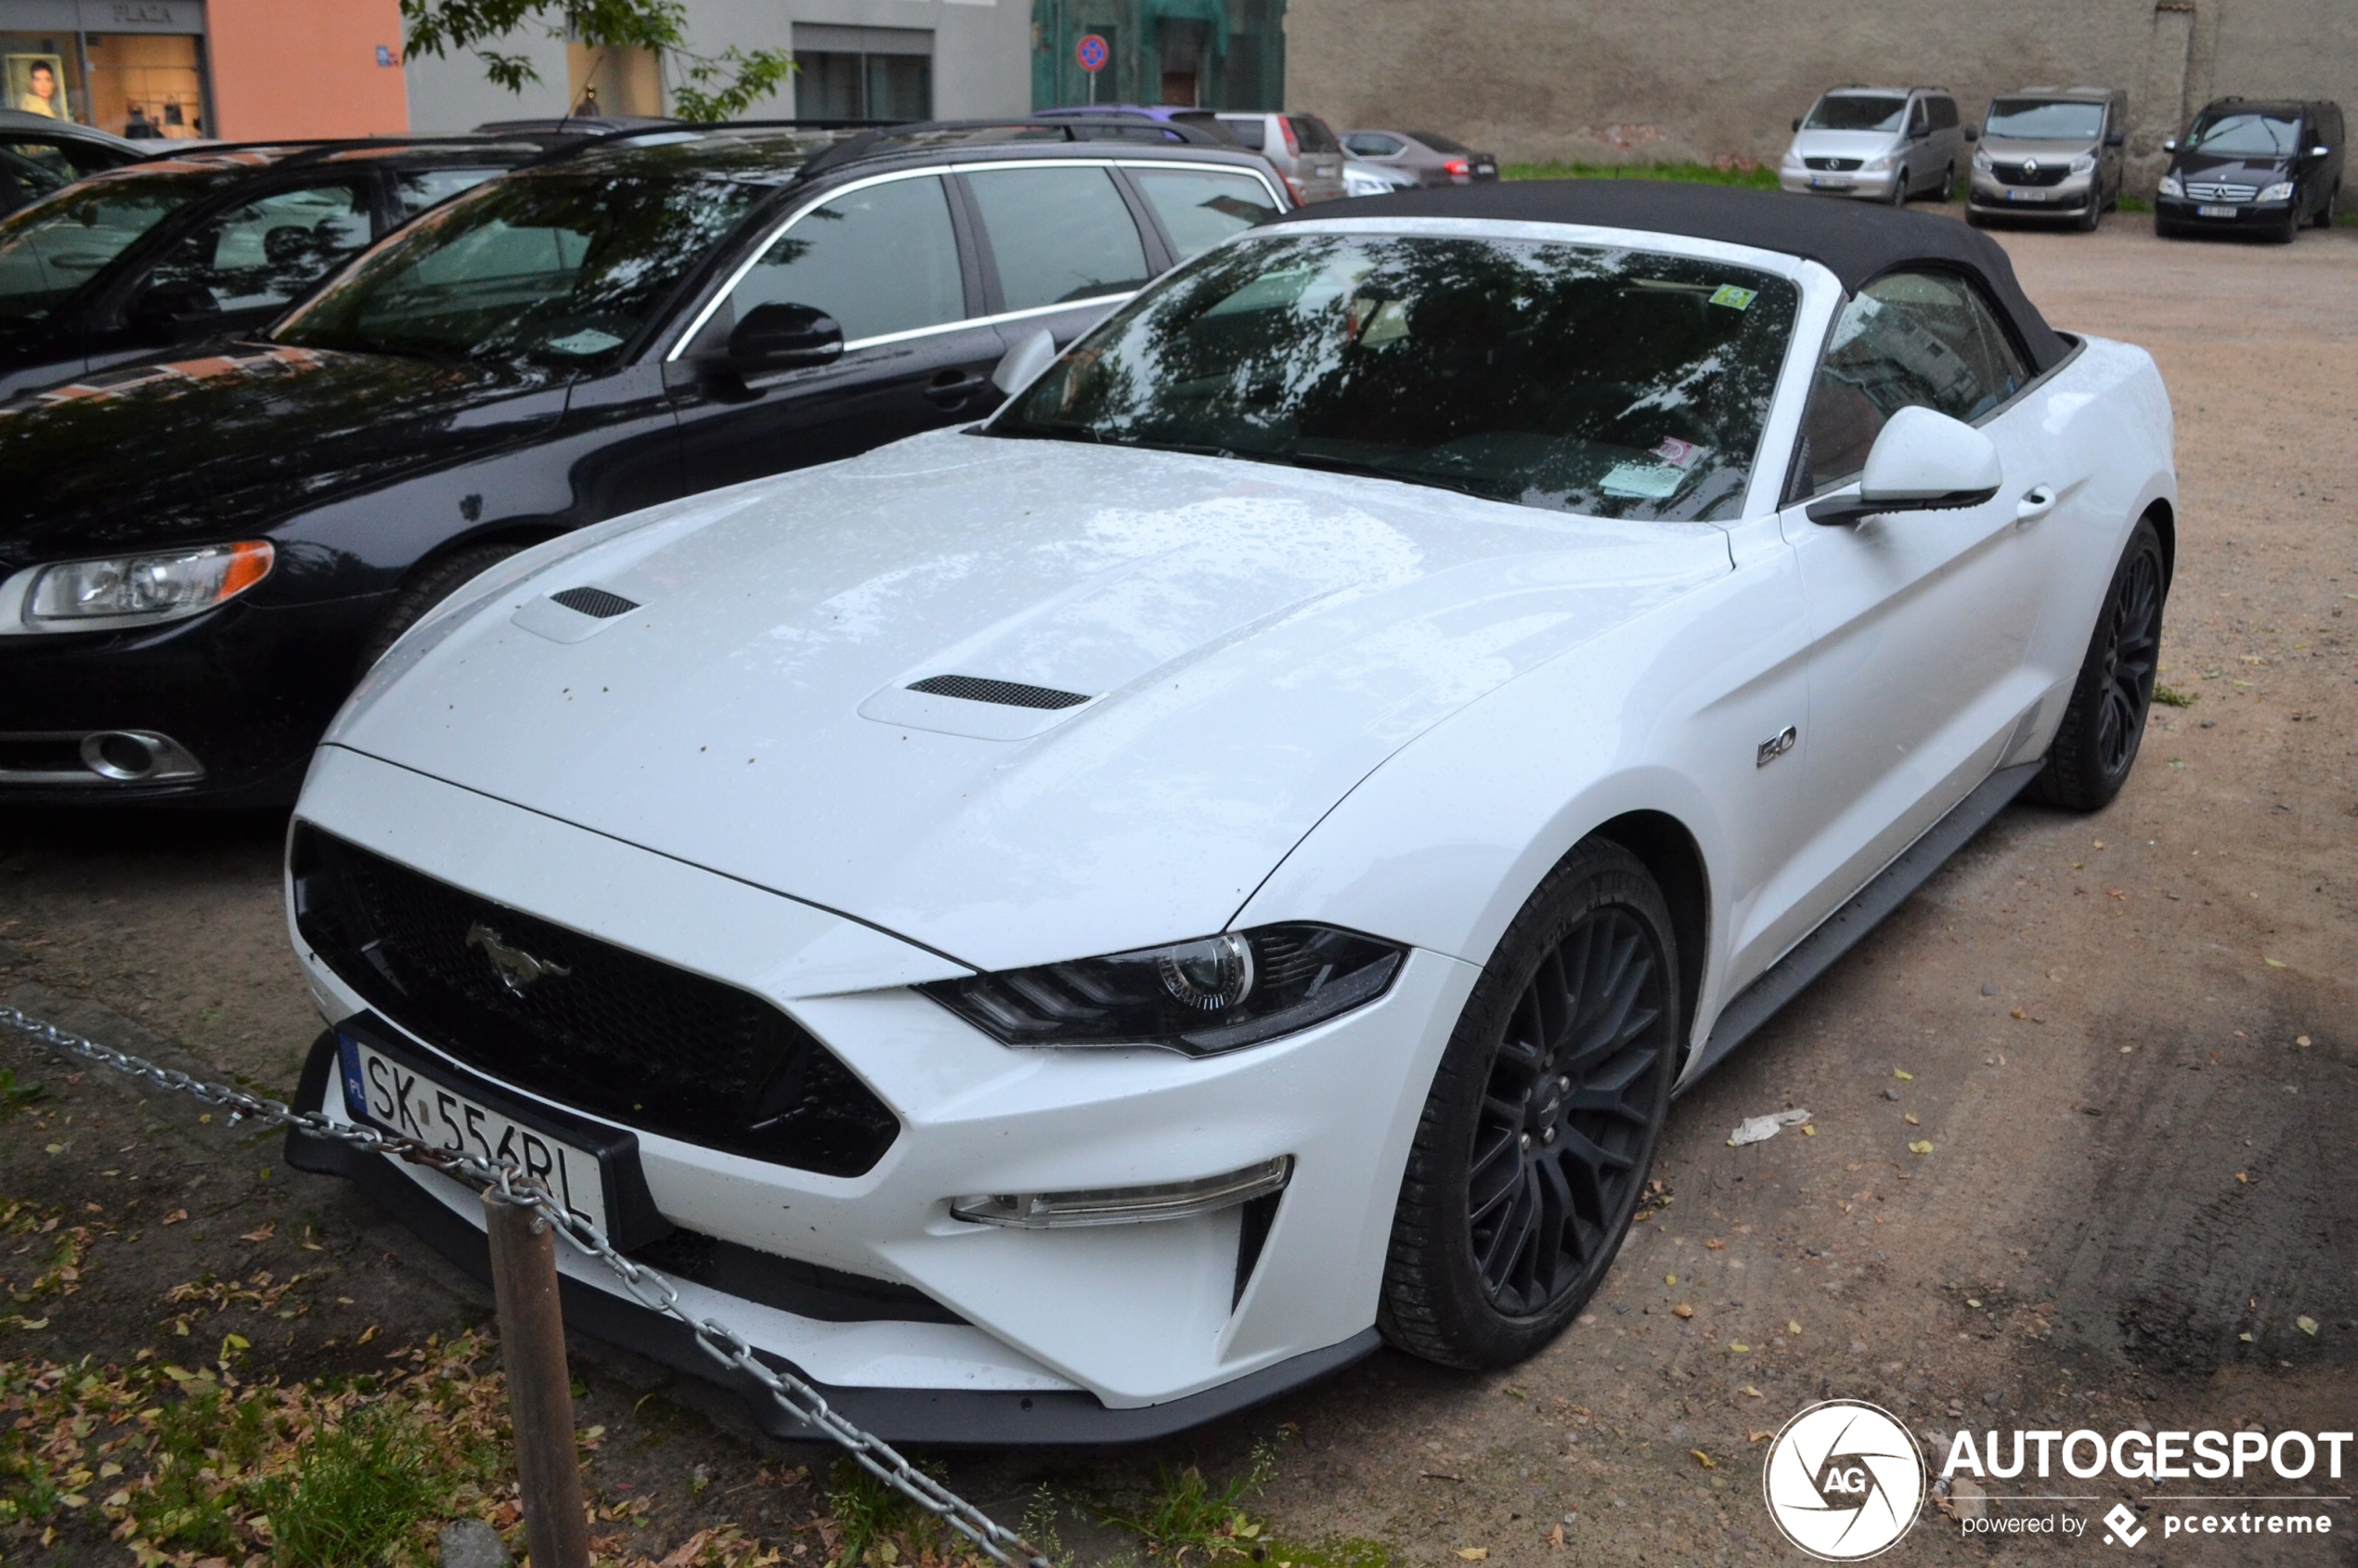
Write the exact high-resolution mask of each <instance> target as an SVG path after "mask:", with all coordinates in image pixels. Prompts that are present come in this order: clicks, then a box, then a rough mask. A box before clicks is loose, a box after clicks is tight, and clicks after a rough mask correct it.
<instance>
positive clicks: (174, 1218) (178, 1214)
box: [163, 1209, 188, 1225]
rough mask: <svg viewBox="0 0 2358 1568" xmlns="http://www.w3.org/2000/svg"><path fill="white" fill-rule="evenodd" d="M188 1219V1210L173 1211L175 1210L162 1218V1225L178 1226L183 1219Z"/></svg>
mask: <svg viewBox="0 0 2358 1568" xmlns="http://www.w3.org/2000/svg"><path fill="white" fill-rule="evenodd" d="M187 1218H188V1210H186V1209H175V1210H174V1211H173V1212H171V1213H169V1214H166V1215H165V1216H164V1217H163V1223H164V1224H165V1225H178V1224H179V1223H180V1222H181V1221H182V1220H185V1219H187Z"/></svg>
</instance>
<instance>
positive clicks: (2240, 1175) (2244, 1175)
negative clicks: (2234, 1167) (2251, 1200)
mask: <svg viewBox="0 0 2358 1568" xmlns="http://www.w3.org/2000/svg"><path fill="white" fill-rule="evenodd" d="M2235 1180H2236V1181H2238V1182H2240V1183H2242V1184H2243V1185H2244V1186H2250V1185H2251V1173H2250V1172H2248V1171H2238V1172H2236V1173H2235Z"/></svg>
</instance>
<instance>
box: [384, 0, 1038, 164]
mask: <svg viewBox="0 0 2358 1568" xmlns="http://www.w3.org/2000/svg"><path fill="white" fill-rule="evenodd" d="M687 7H688V42H689V45H690V46H691V47H693V49H694V50H695V51H696V52H697V53H698V54H700V55H719V53H720V52H721V51H722V50H723V49H726V48H728V47H730V46H731V45H736V46H737V47H739V48H741V49H747V50H751V49H770V48H790V47H792V46H793V43H794V24H795V23H796V22H797V21H801V22H827V23H833V24H836V25H838V26H844V27H920V28H930V29H932V30H933V34H934V51H933V103H934V112H935V113H936V114H938V115H940V116H942V117H943V118H945V119H947V118H956V117H963V116H970V115H972V116H981V115H994V114H1022V113H1025V112H1028V111H1029V110H1030V107H1031V8H1030V5H1029V4H1028V0H687ZM498 47H499V50H500V52H502V53H525V54H529V55H530V56H531V57H532V58H533V61H534V64H535V66H536V68H537V69H538V71H539V72H540V81H539V83H538V84H537V85H535V86H531V87H527V88H526V89H525V91H524V92H523V93H522V94H514V93H509V92H506V91H504V90H503V89H501V88H499V87H495V86H493V85H492V84H490V83H489V82H487V81H486V80H485V79H484V75H483V68H482V66H481V65H480V64H478V63H477V62H476V60H475V58H474V57H473V54H453V55H451V56H450V57H449V58H446V59H439V60H437V59H434V58H424V59H419V60H413V61H411V62H410V64H409V67H408V77H409V114H410V122H411V124H412V125H413V127H414V128H415V129H417V130H420V131H437V132H450V131H463V130H466V129H468V128H470V127H471V126H473V125H477V124H480V123H482V122H484V121H486V120H513V119H520V118H523V117H525V116H538V115H556V114H562V113H564V110H565V107H566V104H565V84H566V76H565V51H564V44H563V43H562V42H560V41H558V40H554V39H551V38H549V37H547V36H546V35H545V33H544V32H538V31H536V32H528V33H525V34H523V35H521V36H519V37H517V38H513V39H511V40H509V41H508V42H506V43H504V44H501V45H498ZM676 69H677V68H676V65H674V64H672V63H671V62H667V65H666V75H667V78H669V79H676V77H675V76H674V72H675V71H676ZM746 112H747V115H748V116H749V117H751V118H756V119H762V118H780V119H784V118H790V117H791V116H792V115H793V114H794V96H793V89H792V88H791V87H788V88H787V89H786V90H785V91H784V92H782V93H779V94H776V95H774V96H772V97H771V98H770V99H769V100H767V101H766V102H763V103H758V104H756V105H755V106H754V107H753V108H752V109H750V110H747V111H746Z"/></svg>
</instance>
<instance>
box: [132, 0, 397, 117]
mask: <svg viewBox="0 0 2358 1568" xmlns="http://www.w3.org/2000/svg"><path fill="white" fill-rule="evenodd" d="M206 20H207V23H208V26H209V29H210V32H211V37H210V38H209V39H208V41H207V47H208V48H209V50H210V53H211V65H212V74H213V100H214V101H213V110H214V123H213V124H212V125H210V126H208V127H207V131H208V133H209V134H210V135H213V136H222V137H227V138H229V139H232V140H237V141H253V140H258V139H261V138H264V137H268V136H375V135H378V134H380V133H387V134H392V135H395V136H397V135H399V134H401V133H402V132H404V131H407V130H408V129H409V109H408V96H407V92H406V90H405V86H404V83H403V80H402V78H403V72H402V71H401V69H400V67H399V65H398V63H397V62H398V61H399V60H400V58H401V7H400V5H399V0H335V4H333V5H327V6H323V5H320V4H318V3H317V0H214V3H213V4H212V5H211V6H207V7H206ZM126 36H128V35H126ZM380 45H382V46H383V47H385V48H388V49H390V50H392V51H393V58H394V59H395V62H396V63H395V65H393V66H381V65H379V64H378V63H377V49H378V47H379V46H380Z"/></svg>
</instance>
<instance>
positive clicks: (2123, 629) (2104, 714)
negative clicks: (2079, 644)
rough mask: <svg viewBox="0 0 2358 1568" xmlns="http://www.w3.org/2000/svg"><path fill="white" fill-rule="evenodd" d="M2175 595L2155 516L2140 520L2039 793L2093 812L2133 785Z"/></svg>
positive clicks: (2074, 689)
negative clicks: (2167, 610)
mask: <svg viewBox="0 0 2358 1568" xmlns="http://www.w3.org/2000/svg"><path fill="white" fill-rule="evenodd" d="M2168 593H2169V587H2168V584H2167V582H2166V580H2165V577H2164V573H2163V568H2162V558H2161V536H2160V534H2159V533H2158V532H2157V531H2156V529H2155V527H2154V525H2153V522H2152V520H2151V519H2150V518H2141V519H2139V520H2138V523H2137V526H2136V527H2135V528H2134V529H2133V530H2131V533H2130V536H2129V548H2128V549H2127V550H2125V551H2122V552H2121V556H2120V564H2119V565H2118V567H2116V568H2115V569H2114V571H2113V578H2112V587H2111V590H2109V591H2108V592H2107V593H2106V594H2105V605H2104V610H2103V612H2102V614H2101V615H2099V616H2097V619H2096V628H2095V633H2094V635H2093V636H2092V638H2091V639H2090V641H2089V644H2088V655H2087V657H2086V659H2085V660H2083V661H2082V663H2081V665H2080V667H2079V680H2077V681H2075V682H2074V683H2073V686H2072V692H2071V703H2070V706H2068V707H2066V709H2065V710H2064V718H2063V724H2062V727H2061V728H2060V729H2058V730H2057V731H2056V732H2055V740H2054V745H2052V746H2050V747H2049V748H2048V750H2047V765H2046V767H2045V768H2044V769H2043V770H2041V772H2040V774H2039V777H2038V779H2037V780H2036V781H2035V783H2034V785H2033V788H2034V792H2035V793H2036V795H2037V796H2038V797H2039V798H2041V799H2043V800H2045V801H2047V802H2048V803H2050V804H2051V805H2056V806H2065V807H2068V808H2070V809H2072V810H2079V811H2093V810H2099V809H2101V808H2103V807H2105V806H2106V805H2109V804H2110V803H2111V801H2112V797H2114V796H2116V795H2118V794H2119V793H2120V786H2121V785H2122V784H2126V783H2127V782H2128V780H2129V770H2130V768H2131V766H2132V765H2133V764H2134V763H2135V762H2136V760H2137V746H2138V744H2139V743H2140V742H2141V741H2143V740H2144V734H2145V719H2146V718H2147V716H2148V715H2149V714H2150V713H2151V712H2152V711H2153V695H2154V677H2155V675H2156V674H2157V672H2158V671H2159V669H2160V667H2161V613H2162V604H2163V601H2164V599H2165V598H2166V597H2167V596H2168Z"/></svg>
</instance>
